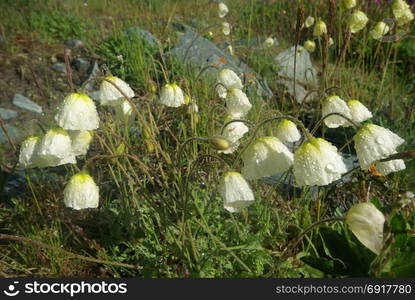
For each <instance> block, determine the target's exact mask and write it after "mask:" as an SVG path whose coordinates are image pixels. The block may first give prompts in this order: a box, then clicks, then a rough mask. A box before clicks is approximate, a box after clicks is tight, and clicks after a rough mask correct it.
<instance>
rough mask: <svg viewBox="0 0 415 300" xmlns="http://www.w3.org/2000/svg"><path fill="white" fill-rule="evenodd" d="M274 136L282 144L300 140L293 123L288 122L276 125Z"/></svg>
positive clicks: (284, 121)
mask: <svg viewBox="0 0 415 300" xmlns="http://www.w3.org/2000/svg"><path fill="white" fill-rule="evenodd" d="M275 135H276V136H277V138H279V139H280V141H281V142H283V143H287V142H288V143H294V142H297V141H298V140H300V138H301V134H300V132H299V131H298V129H297V126H296V125H295V124H294V122H292V121H290V120H282V121H281V122H279V123H278V125H277V128H276V132H275Z"/></svg>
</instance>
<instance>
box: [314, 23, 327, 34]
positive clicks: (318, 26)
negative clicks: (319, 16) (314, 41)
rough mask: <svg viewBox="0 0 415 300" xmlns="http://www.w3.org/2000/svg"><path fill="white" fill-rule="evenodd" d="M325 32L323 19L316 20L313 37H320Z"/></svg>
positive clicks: (325, 26) (325, 27)
mask: <svg viewBox="0 0 415 300" xmlns="http://www.w3.org/2000/svg"><path fill="white" fill-rule="evenodd" d="M326 33H327V25H326V23H324V22H323V21H321V20H320V21H317V23H316V24H315V25H314V29H313V36H315V37H321V36H322V35H323V34H326Z"/></svg>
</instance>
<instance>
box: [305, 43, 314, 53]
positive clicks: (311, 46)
mask: <svg viewBox="0 0 415 300" xmlns="http://www.w3.org/2000/svg"><path fill="white" fill-rule="evenodd" d="M304 48H306V49H307V51H308V52H310V53H312V52H314V50H316V43H315V42H314V41H311V40H307V41H306V42H305V43H304Z"/></svg>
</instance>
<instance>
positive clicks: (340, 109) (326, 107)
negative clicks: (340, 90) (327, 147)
mask: <svg viewBox="0 0 415 300" xmlns="http://www.w3.org/2000/svg"><path fill="white" fill-rule="evenodd" d="M330 113H340V114H342V115H344V116H345V117H347V118H350V119H351V118H352V116H351V113H350V109H349V107H348V106H347V104H346V102H345V101H344V100H342V99H341V98H340V97H339V96H330V97H328V98H327V99H326V100H325V101H324V103H323V107H322V115H323V117H324V116H327V115H328V114H330ZM324 124H326V126H327V127H329V128H337V127H339V126H349V125H350V124H349V122H348V121H347V120H346V119H345V118H343V117H341V116H339V115H332V116H329V117H327V118H325V119H324Z"/></svg>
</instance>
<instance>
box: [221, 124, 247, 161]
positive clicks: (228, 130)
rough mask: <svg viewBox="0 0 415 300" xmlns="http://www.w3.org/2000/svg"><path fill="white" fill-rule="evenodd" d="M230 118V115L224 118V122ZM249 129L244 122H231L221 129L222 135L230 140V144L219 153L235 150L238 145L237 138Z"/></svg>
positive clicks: (228, 152)
mask: <svg viewBox="0 0 415 300" xmlns="http://www.w3.org/2000/svg"><path fill="white" fill-rule="evenodd" d="M231 120H232V117H231V116H227V117H226V118H225V123H227V122H229V121H231ZM248 131H249V128H248V126H246V125H245V123H244V122H232V123H230V124H229V125H227V126H226V127H225V129H224V131H223V134H222V136H223V137H224V138H226V139H227V140H228V141H230V142H231V146H230V147H229V148H228V149H226V150H223V151H218V152H219V153H225V154H230V153H233V152H235V151H236V149H238V147H239V140H240V139H241V138H242V137H243V136H244V135H245V134H246V133H247V132H248Z"/></svg>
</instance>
